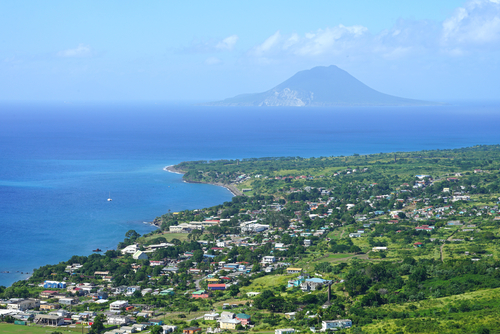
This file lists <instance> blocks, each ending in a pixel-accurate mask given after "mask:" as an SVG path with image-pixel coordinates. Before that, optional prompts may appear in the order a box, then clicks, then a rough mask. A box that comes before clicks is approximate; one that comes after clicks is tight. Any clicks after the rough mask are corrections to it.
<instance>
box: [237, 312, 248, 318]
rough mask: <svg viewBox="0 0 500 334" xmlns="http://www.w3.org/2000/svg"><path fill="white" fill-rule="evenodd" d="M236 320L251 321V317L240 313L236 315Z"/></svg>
mask: <svg viewBox="0 0 500 334" xmlns="http://www.w3.org/2000/svg"><path fill="white" fill-rule="evenodd" d="M236 318H240V319H250V316H249V315H248V314H245V313H238V314H237V315H236Z"/></svg>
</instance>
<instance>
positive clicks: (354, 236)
mask: <svg viewBox="0 0 500 334" xmlns="http://www.w3.org/2000/svg"><path fill="white" fill-rule="evenodd" d="M349 238H361V233H349Z"/></svg>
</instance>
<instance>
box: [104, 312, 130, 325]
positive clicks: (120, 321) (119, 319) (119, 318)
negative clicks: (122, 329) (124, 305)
mask: <svg viewBox="0 0 500 334" xmlns="http://www.w3.org/2000/svg"><path fill="white" fill-rule="evenodd" d="M130 322H131V321H130V318H129V317H127V316H124V315H113V314H110V315H108V324H110V325H126V324H129V323H130Z"/></svg>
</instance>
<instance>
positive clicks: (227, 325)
mask: <svg viewBox="0 0 500 334" xmlns="http://www.w3.org/2000/svg"><path fill="white" fill-rule="evenodd" d="M240 324H241V321H239V320H236V319H221V320H220V328H221V329H236V326H238V325H240Z"/></svg>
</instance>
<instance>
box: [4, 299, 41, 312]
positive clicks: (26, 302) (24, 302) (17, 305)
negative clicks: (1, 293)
mask: <svg viewBox="0 0 500 334" xmlns="http://www.w3.org/2000/svg"><path fill="white" fill-rule="evenodd" d="M37 307H40V301H39V300H38V299H20V300H16V301H15V302H12V303H9V304H7V309H9V310H18V311H26V310H29V309H33V308H37Z"/></svg>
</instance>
